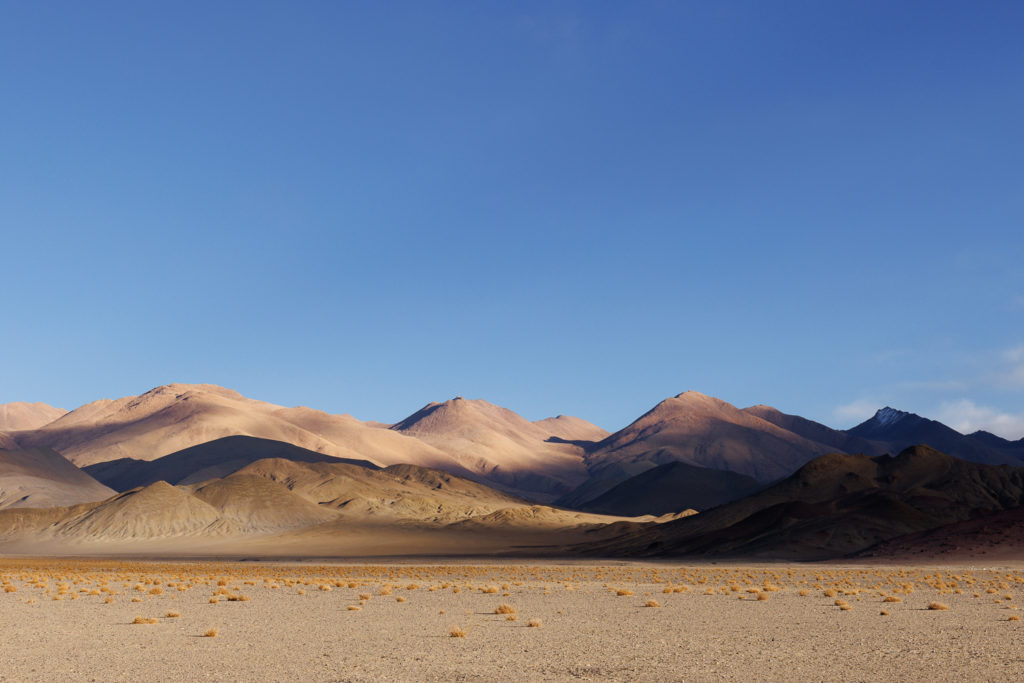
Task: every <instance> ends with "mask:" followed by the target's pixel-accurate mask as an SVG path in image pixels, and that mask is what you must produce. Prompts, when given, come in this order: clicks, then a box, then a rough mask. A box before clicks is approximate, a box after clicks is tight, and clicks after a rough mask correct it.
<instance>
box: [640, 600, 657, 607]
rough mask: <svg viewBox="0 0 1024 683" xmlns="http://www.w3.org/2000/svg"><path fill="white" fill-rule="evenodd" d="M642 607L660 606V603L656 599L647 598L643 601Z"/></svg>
mask: <svg viewBox="0 0 1024 683" xmlns="http://www.w3.org/2000/svg"><path fill="white" fill-rule="evenodd" d="M644 607H661V603H660V602H658V601H657V600H648V601H647V602H645V603H644Z"/></svg>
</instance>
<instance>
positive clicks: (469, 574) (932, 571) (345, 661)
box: [0, 557, 1024, 681]
mask: <svg viewBox="0 0 1024 683" xmlns="http://www.w3.org/2000/svg"><path fill="white" fill-rule="evenodd" d="M0 582H2V584H3V588H2V589H0V628H2V631H3V634H4V637H3V640H2V644H0V661H2V662H3V666H2V668H0V680H2V681H49V680H96V681H136V680H148V681H164V680H168V681H169V680H220V681H235V680H256V679H258V680H307V681H368V680H395V681H412V680H554V681H562V680H566V681H568V680H618V681H634V680H640V681H664V680H751V679H756V680H808V681H812V680H883V679H884V680H958V681H964V680H966V681H972V680H979V681H980V680H1020V679H1022V678H1024V645H1022V644H1021V637H1022V634H1024V623H1022V622H1021V621H1020V620H1019V615H1020V611H1019V610H1018V603H1019V602H1020V601H1022V600H1024V590H1022V588H1024V566H1022V565H1021V564H1019V563H1007V564H1005V565H1002V566H962V567H954V566H931V567H926V566H921V567H912V566H885V567H880V566H869V565H863V564H845V565H842V564H819V563H808V564H792V565H787V564H761V565H756V566H755V565H750V566H747V565H740V564H712V563H702V564H696V565H694V564H679V563H665V562H662V563H642V562H628V561H621V562H618V561H617V562H610V563H607V562H606V563H590V562H580V561H558V560H540V561H532V560H512V561H510V562H505V561H502V562H501V563H500V564H498V563H494V562H493V561H491V562H487V561H483V560H482V561H480V563H475V562H473V561H461V562H459V561H451V560H445V561H427V562H423V563H420V562H415V563H414V562H409V561H396V560H389V561H387V562H386V563H375V564H354V563H342V564H335V563H315V562H305V563H304V562H287V563H279V562H211V561H206V560H202V561H188V562H182V561H163V560H148V561H142V560H126V559H75V558H59V559H55V558H46V559H44V558H38V559H37V558H12V557H7V558H4V559H3V560H0Z"/></svg>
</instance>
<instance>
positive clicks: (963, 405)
mask: <svg viewBox="0 0 1024 683" xmlns="http://www.w3.org/2000/svg"><path fill="white" fill-rule="evenodd" d="M936 419H937V420H939V421H940V422H942V423H944V424H947V425H949V426H950V427H952V428H953V429H955V430H957V431H958V432H962V433H964V434H970V433H971V432H976V431H978V430H979V429H984V430H985V431H986V432H992V433H993V434H995V435H997V436H1001V437H1003V438H1004V439H1020V438H1021V437H1024V414H1022V415H1013V414H1011V413H1005V412H1002V411H1000V410H998V409H996V408H991V407H989V406H981V405H978V404H976V403H974V402H973V401H970V400H968V399H965V398H963V399H960V400H958V401H949V402H946V403H943V404H942V405H941V406H939V413H938V415H937V416H936Z"/></svg>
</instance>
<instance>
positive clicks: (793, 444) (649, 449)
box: [586, 391, 834, 482]
mask: <svg viewBox="0 0 1024 683" xmlns="http://www.w3.org/2000/svg"><path fill="white" fill-rule="evenodd" d="M830 450H834V448H832V447H830V446H828V445H827V444H822V443H819V442H816V441H811V440H809V439H805V438H804V437H802V436H799V435H798V434H794V433H793V432H790V431H788V430H786V429H783V428H782V427H779V426H778V425H775V424H772V423H771V422H768V421H767V420H764V419H761V418H759V417H757V416H756V415H752V414H750V413H747V412H744V411H742V410H739V409H738V408H736V407H735V406H732V405H730V404H728V403H726V402H725V401H721V400H719V399H717V398H712V397H710V396H705V395H704V394H700V393H698V392H695V391H688V392H685V393H682V394H679V395H678V396H675V397H674V398H669V399H666V400H664V401H662V402H661V403H659V404H658V405H656V406H655V407H654V408H653V409H652V410H650V411H649V412H647V413H646V414H645V415H643V416H642V417H640V418H639V419H638V420H636V421H635V422H633V423H632V424H631V425H629V426H628V427H626V428H625V429H622V430H621V431H618V432H616V433H615V434H612V435H611V436H609V437H608V438H607V439H605V440H604V441H602V442H601V444H600V447H599V448H598V449H597V450H596V451H595V452H593V453H591V454H588V455H587V457H586V460H587V467H588V469H589V470H590V473H591V475H593V476H594V477H595V478H601V477H602V475H603V474H604V470H610V472H611V474H612V475H613V476H618V477H619V479H620V480H621V479H622V478H623V477H621V475H620V474H619V471H620V470H623V469H626V468H629V467H632V468H633V469H632V471H628V470H627V472H626V474H628V475H629V476H632V475H633V474H637V473H638V471H637V470H639V471H643V470H645V469H650V468H652V467H654V466H656V465H663V464H665V463H668V462H673V461H680V462H685V463H688V464H690V465H696V466H698V467H707V468H711V469H716V470H728V471H730V472H738V473H740V474H745V475H747V476H750V477H753V478H755V479H757V480H759V481H762V482H769V481H772V480H774V479H777V478H779V477H784V476H787V475H789V474H791V473H792V472H793V471H794V470H796V469H797V468H798V467H800V466H801V465H803V464H804V463H806V462H807V461H808V460H810V459H811V458H813V457H815V456H817V455H821V454H823V453H827V452H829V451H830Z"/></svg>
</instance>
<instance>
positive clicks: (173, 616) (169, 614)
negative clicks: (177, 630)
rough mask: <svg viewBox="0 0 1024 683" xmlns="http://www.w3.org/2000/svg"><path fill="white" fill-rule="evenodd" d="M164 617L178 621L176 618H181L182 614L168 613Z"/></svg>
mask: <svg viewBox="0 0 1024 683" xmlns="http://www.w3.org/2000/svg"><path fill="white" fill-rule="evenodd" d="M164 616H165V617H167V618H168V619H176V618H178V617H180V616H181V613H180V612H168V613H167V614H165V615H164Z"/></svg>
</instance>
